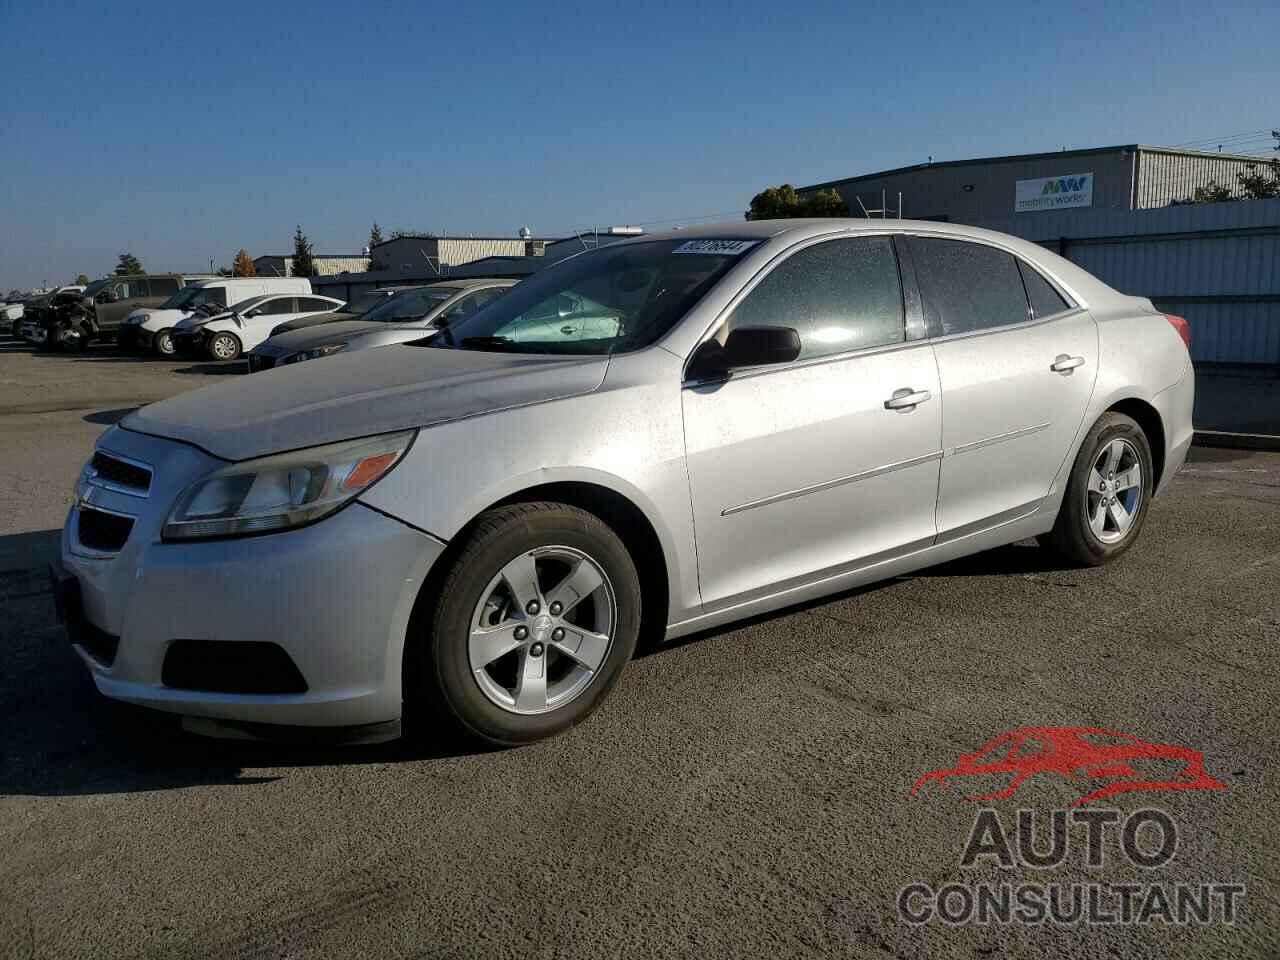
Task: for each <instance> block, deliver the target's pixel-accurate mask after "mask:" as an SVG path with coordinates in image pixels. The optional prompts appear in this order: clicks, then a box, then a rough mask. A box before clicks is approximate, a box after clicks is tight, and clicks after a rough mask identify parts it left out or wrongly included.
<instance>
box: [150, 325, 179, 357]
mask: <svg viewBox="0 0 1280 960" xmlns="http://www.w3.org/2000/svg"><path fill="white" fill-rule="evenodd" d="M151 347H152V349H153V350H155V352H156V353H158V354H160V356H162V357H172V356H173V355H174V353H175V352H176V351H175V348H174V346H173V331H172V330H171V329H167V328H166V329H164V330H161V331H160V332H159V333H157V334H156V335H155V336H154V337H152V338H151Z"/></svg>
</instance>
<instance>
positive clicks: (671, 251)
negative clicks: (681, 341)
mask: <svg viewBox="0 0 1280 960" xmlns="http://www.w3.org/2000/svg"><path fill="white" fill-rule="evenodd" d="M755 243H756V241H751V240H733V241H703V240H693V241H683V240H651V241H646V242H643V243H628V244H625V245H622V246H616V247H603V248H601V249H598V250H593V251H591V252H589V253H583V254H580V255H578V256H576V257H573V258H572V259H569V260H566V261H564V262H563V263H559V264H554V265H552V266H550V267H547V268H546V269H545V270H543V271H542V272H540V273H536V274H534V275H533V276H532V277H530V278H529V279H528V280H525V281H523V282H522V283H519V284H517V285H516V286H514V287H512V288H511V290H510V291H509V292H508V293H507V294H506V295H505V296H503V297H499V298H498V299H497V300H494V301H493V303H492V305H490V306H487V307H485V308H484V309H482V310H481V311H480V312H479V313H477V314H475V315H474V316H472V317H469V318H467V319H466V320H463V321H461V322H459V323H456V324H454V325H453V326H452V327H450V328H448V329H447V330H446V332H445V333H444V334H443V335H441V336H438V337H433V338H432V339H431V340H430V341H427V342H426V343H425V344H423V345H424V346H434V347H458V348H461V349H463V350H504V351H514V352H519V353H570V354H607V353H624V352H626V351H629V350H637V349H639V348H640V347H644V346H647V345H648V344H650V343H653V342H654V341H655V340H657V339H658V338H659V337H660V336H662V335H663V334H664V333H666V332H667V331H668V330H670V329H671V328H672V327H673V326H674V325H675V324H676V322H677V321H679V320H680V319H681V318H682V317H683V316H684V315H685V314H686V313H688V312H689V309H690V308H691V307H692V306H693V305H694V304H695V303H697V302H698V300H700V299H701V298H702V296H703V294H705V293H706V292H707V291H708V290H709V289H711V287H712V286H713V285H714V284H715V283H716V281H717V280H719V279H720V278H721V277H722V276H723V275H724V274H725V272H726V271H727V270H728V269H729V267H731V266H732V265H733V264H734V263H735V262H736V261H737V259H738V257H739V256H741V254H743V253H745V252H746V251H747V250H748V249H750V248H751V247H753V246H755Z"/></svg>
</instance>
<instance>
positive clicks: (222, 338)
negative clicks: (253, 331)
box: [209, 333, 240, 360]
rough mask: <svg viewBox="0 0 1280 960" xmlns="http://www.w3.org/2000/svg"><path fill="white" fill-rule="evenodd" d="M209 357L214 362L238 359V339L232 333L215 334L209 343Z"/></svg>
mask: <svg viewBox="0 0 1280 960" xmlns="http://www.w3.org/2000/svg"><path fill="white" fill-rule="evenodd" d="M209 356H211V357H213V359H215V360H236V359H239V357H240V338H239V337H237V336H236V335H235V334H234V333H215V334H214V335H213V339H212V340H210V341H209Z"/></svg>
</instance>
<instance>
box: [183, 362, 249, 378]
mask: <svg viewBox="0 0 1280 960" xmlns="http://www.w3.org/2000/svg"><path fill="white" fill-rule="evenodd" d="M173 372H174V373H182V374H199V375H202V376H227V375H228V374H233V373H248V372H249V361H248V360H225V361H223V362H221V363H193V364H192V365H191V366H189V367H179V368H178V369H176V370H174V371H173Z"/></svg>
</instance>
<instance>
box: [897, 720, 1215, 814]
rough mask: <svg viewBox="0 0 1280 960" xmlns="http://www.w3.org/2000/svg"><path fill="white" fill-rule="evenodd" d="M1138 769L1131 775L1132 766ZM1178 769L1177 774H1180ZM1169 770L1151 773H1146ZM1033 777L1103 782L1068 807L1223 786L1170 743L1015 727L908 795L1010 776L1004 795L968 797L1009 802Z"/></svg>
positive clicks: (1198, 757)
mask: <svg viewBox="0 0 1280 960" xmlns="http://www.w3.org/2000/svg"><path fill="white" fill-rule="evenodd" d="M1135 763H1136V764H1137V766H1138V767H1139V769H1134V764H1135ZM1179 766H1180V769H1179ZM1160 767H1172V768H1173V769H1171V770H1159V769H1156V770H1155V772H1154V773H1153V772H1151V771H1150V770H1147V768H1160ZM1033 773H1060V774H1063V775H1064V776H1067V777H1070V778H1071V779H1072V780H1095V781H1096V780H1104V781H1106V782H1105V783H1104V784H1103V785H1102V786H1100V787H1098V788H1097V789H1096V790H1094V791H1092V792H1091V793H1086V794H1085V795H1084V796H1082V797H1080V798H1079V799H1077V800H1074V801H1072V803H1071V804H1070V805H1071V806H1073V807H1074V806H1078V805H1080V804H1082V803H1088V802H1089V801H1091V800H1098V799H1100V798H1101V797H1109V796H1112V795H1114V794H1117V793H1124V792H1125V791H1128V790H1222V789H1224V787H1225V786H1226V785H1225V784H1224V783H1222V781H1221V780H1218V779H1216V778H1214V777H1211V776H1210V775H1209V774H1207V773H1205V770H1204V757H1203V755H1202V754H1201V753H1200V751H1199V750H1192V749H1191V748H1190V747H1179V746H1175V745H1173V744H1171V743H1152V742H1150V741H1149V740H1143V739H1141V738H1139V737H1135V736H1133V734H1130V733H1122V732H1120V731H1119V730H1104V729H1101V728H1099V727H1017V728H1016V729H1013V730H1009V731H1007V732H1006V733H1002V734H1000V736H998V737H996V738H995V739H994V740H991V741H989V742H987V743H985V744H983V745H982V746H981V747H979V748H978V749H977V750H976V751H974V752H973V753H966V754H964V755H962V756H961V757H960V759H959V760H958V761H957V762H956V765H955V766H954V767H946V768H944V769H941V770H934V771H932V772H931V773H926V774H925V775H924V776H922V777H921V778H920V779H918V780H917V781H916V782H915V784H914V785H913V786H912V787H911V794H912V795H913V796H914V795H915V792H916V791H917V790H919V789H920V787H921V786H922V785H923V784H925V783H926V782H928V781H930V780H937V781H938V782H939V783H940V784H942V785H943V786H944V787H945V786H946V784H947V778H948V777H967V776H974V775H977V774H1008V775H1010V778H1011V779H1010V780H1009V783H1008V784H1007V785H1006V786H1005V787H1004V789H1002V790H997V791H996V792H994V793H983V794H979V795H977V796H972V797H969V799H970V800H995V799H999V798H1002V797H1011V796H1013V793H1014V791H1016V790H1017V789H1018V787H1019V786H1021V784H1022V781H1023V780H1025V779H1027V777H1029V776H1031V775H1032V774H1033Z"/></svg>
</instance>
